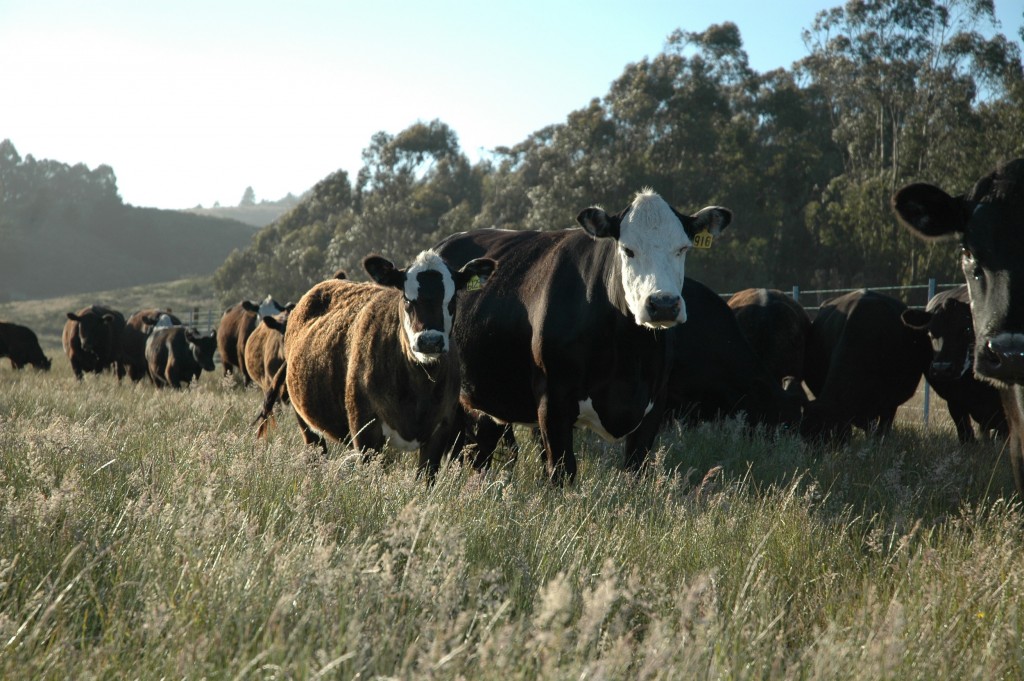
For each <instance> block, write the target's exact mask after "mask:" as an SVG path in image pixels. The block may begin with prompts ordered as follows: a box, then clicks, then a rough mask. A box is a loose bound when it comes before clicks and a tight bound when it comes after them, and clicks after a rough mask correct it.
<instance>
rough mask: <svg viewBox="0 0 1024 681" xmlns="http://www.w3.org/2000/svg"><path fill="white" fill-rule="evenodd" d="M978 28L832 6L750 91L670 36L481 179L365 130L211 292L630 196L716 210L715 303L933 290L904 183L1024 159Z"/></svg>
mask: <svg viewBox="0 0 1024 681" xmlns="http://www.w3.org/2000/svg"><path fill="white" fill-rule="evenodd" d="M996 28H997V26H996V19H995V14H994V6H993V3H992V1H991V0H950V1H949V2H941V3H940V2H935V1H933V0H870V1H869V0H851V1H850V2H848V3H846V4H845V5H843V6H841V7H835V8H833V9H830V10H827V11H824V12H820V13H819V14H818V15H817V16H816V17H815V18H814V21H813V23H812V24H811V26H810V27H808V28H807V29H805V30H804V32H803V39H804V43H805V45H806V47H807V50H808V54H807V56H806V57H805V58H804V59H802V60H800V61H799V62H797V63H795V64H794V65H793V66H792V68H790V69H777V70H773V71H770V72H767V73H759V72H756V71H755V70H753V69H752V68H751V67H750V65H749V61H748V57H747V53H746V52H745V51H744V49H743V42H742V37H741V35H740V31H739V29H738V27H737V26H736V25H735V24H732V23H728V22H727V23H723V24H718V25H713V26H710V27H708V28H707V29H706V30H704V31H701V32H690V31H684V30H676V31H674V32H673V33H672V34H671V35H669V36H668V39H667V40H666V43H665V47H664V49H663V51H662V52H661V53H659V54H658V55H656V56H654V57H653V58H645V59H643V60H641V61H639V62H637V63H633V64H629V65H627V66H626V67H625V68H624V70H623V72H622V74H621V75H620V76H619V77H618V78H617V79H616V80H615V81H614V82H613V83H612V84H611V86H610V88H609V90H608V92H607V93H606V94H604V95H603V96H602V97H595V98H594V99H592V100H591V101H590V102H589V103H588V104H587V105H586V106H584V107H582V108H580V109H578V110H576V111H572V112H571V113H569V115H568V116H567V118H566V120H565V122H564V123H560V124H557V125H552V126H549V127H546V128H543V129H541V130H538V131H536V132H534V133H532V134H531V135H529V136H528V137H527V139H525V140H523V141H522V142H520V143H518V144H516V145H514V146H511V147H501V148H498V149H495V150H493V152H492V153H491V155H490V157H489V158H485V159H483V160H481V161H479V162H476V163H470V161H469V160H468V158H467V157H466V155H465V154H464V153H463V152H462V151H461V149H460V148H459V143H458V137H457V135H456V132H455V131H454V130H452V129H451V128H450V127H449V126H448V125H446V124H445V123H443V122H442V121H437V120H435V121H431V122H420V123H417V124H415V125H412V126H410V127H409V128H407V129H405V130H403V131H401V132H399V133H397V134H390V133H386V132H380V133H377V134H376V135H374V136H373V138H372V139H371V140H370V144H369V146H368V147H367V148H366V149H365V151H364V153H363V166H362V168H361V169H360V170H359V172H358V174H357V175H356V176H355V177H354V178H352V177H350V176H349V174H348V173H346V172H345V171H338V172H336V173H334V174H332V175H330V176H328V177H326V178H324V179H323V180H322V181H321V182H320V183H318V184H317V185H316V187H314V189H313V190H312V192H311V193H310V195H309V196H308V197H307V198H306V200H304V201H303V202H302V203H301V204H300V205H299V206H297V207H296V208H295V209H293V210H292V211H291V212H289V213H287V214H286V215H284V216H282V218H280V219H279V220H277V221H276V222H275V223H273V224H272V225H270V226H268V227H267V228H265V229H264V230H262V231H261V232H260V233H259V234H258V235H257V236H256V237H255V238H254V239H253V241H252V243H251V245H250V246H249V247H248V248H247V249H245V250H239V251H236V252H234V253H232V254H231V256H230V257H228V259H227V261H226V262H225V263H224V264H223V266H222V267H221V268H220V269H219V270H218V271H217V273H216V275H215V278H214V281H215V285H216V286H217V289H218V293H219V295H220V296H221V297H222V298H223V299H224V301H225V302H229V301H233V300H237V299H239V298H241V297H247V296H251V295H253V293H254V292H266V291H272V292H273V293H274V294H275V295H278V296H282V297H291V298H296V297H297V296H299V295H301V294H302V293H303V292H304V291H305V290H306V289H307V288H308V287H309V285H310V284H312V283H313V282H315V281H319V280H321V279H323V278H324V277H326V276H329V275H330V273H331V272H333V271H334V270H335V269H337V268H339V267H340V268H344V269H346V270H348V271H349V272H353V273H356V274H357V276H358V272H359V263H360V261H361V259H362V258H363V257H364V256H365V255H367V254H368V253H370V252H379V253H382V254H385V255H386V256H387V257H389V258H391V259H393V260H395V261H398V262H402V261H407V260H408V259H410V258H411V257H412V256H413V255H414V254H415V253H416V252H418V251H420V250H422V249H423V248H425V247H427V246H429V245H431V244H433V243H435V242H436V241H438V240H439V239H440V238H441V237H443V236H445V235H447V234H449V233H452V232H456V231H461V230H466V229H472V228H477V227H491V226H496V227H505V228H513V229H560V228H564V227H567V226H571V225H573V218H574V216H575V214H576V212H577V211H579V210H580V209H582V208H584V207H586V206H589V205H593V204H601V205H604V206H605V207H606V208H608V209H611V210H619V209H620V208H622V207H624V206H626V205H627V204H628V202H629V201H630V199H631V197H632V194H633V193H634V192H635V191H636V190H638V189H640V188H641V187H645V186H651V187H653V188H655V189H656V190H657V191H658V192H659V193H661V194H662V196H664V197H665V199H666V200H668V201H669V202H670V203H672V204H673V205H676V206H677V207H679V208H680V209H683V210H687V211H691V210H696V209H698V208H700V207H702V206H705V205H710V204H719V205H724V206H727V207H729V208H730V209H732V210H733V211H734V213H735V215H736V220H735V224H734V227H733V228H732V229H730V232H729V235H728V238H723V239H721V240H720V242H719V243H716V244H715V246H714V248H713V249H712V250H711V251H710V252H709V253H704V254H701V255H699V256H697V257H694V258H691V260H690V264H689V269H688V272H689V273H691V274H692V275H693V276H695V277H696V278H698V279H700V280H702V281H704V282H705V283H707V284H708V285H710V286H712V287H713V288H716V289H718V290H723V291H724V290H735V289H738V288H744V287H748V286H774V287H779V288H786V287H788V286H791V285H792V284H796V283H799V284H801V285H803V286H805V287H806V286H811V287H846V286H861V285H867V286H871V285H881V284H907V283H916V282H920V281H922V280H923V279H924V278H926V277H929V276H934V277H938V278H939V279H940V280H949V279H951V278H953V277H954V276H955V275H956V271H955V270H956V262H955V258H954V257H953V256H952V255H951V253H950V248H949V246H948V244H945V245H938V246H931V245H927V244H922V243H920V242H918V241H917V240H915V239H913V238H911V237H910V236H909V235H907V234H905V233H904V231H903V230H901V229H900V228H899V227H898V225H897V224H896V221H895V220H894V218H893V216H892V213H891V210H890V208H889V198H890V196H891V195H892V193H893V192H894V191H895V190H896V189H898V188H899V187H900V186H902V185H904V184H906V183H908V182H912V181H928V182H932V183H935V184H937V185H939V186H944V187H950V188H954V187H956V188H961V189H962V190H964V191H966V190H967V189H969V187H970V183H971V182H972V181H973V179H974V178H977V177H979V176H981V175H983V174H984V173H985V172H987V171H988V170H990V169H991V167H993V166H994V165H995V164H996V162H998V161H999V160H1002V159H1006V158H1013V157H1016V156H1019V155H1021V154H1024V68H1022V63H1021V49H1020V47H1021V42H1022V41H1024V35H1018V36H1014V37H1007V36H1005V35H1004V34H1002V33H999V32H997V31H996V30H995V29H996ZM987 35H991V37H986V36H987Z"/></svg>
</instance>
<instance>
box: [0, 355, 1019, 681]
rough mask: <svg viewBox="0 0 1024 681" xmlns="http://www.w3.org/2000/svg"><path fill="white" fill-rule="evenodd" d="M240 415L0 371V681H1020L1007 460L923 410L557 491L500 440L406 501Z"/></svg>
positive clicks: (713, 433)
mask: <svg viewBox="0 0 1024 681" xmlns="http://www.w3.org/2000/svg"><path fill="white" fill-rule="evenodd" d="M49 351H50V350H49V348H48V352H49ZM259 400H260V396H259V394H258V393H257V392H256V391H255V390H245V389H242V388H240V387H237V386H235V385H234V384H233V383H232V382H231V381H229V380H224V379H222V378H221V377H220V376H219V375H211V374H204V375H203V376H202V378H201V379H200V381H199V382H198V384H196V385H194V386H193V388H192V389H190V390H187V391H182V392H173V391H169V390H165V391H160V392H158V391H157V390H155V389H154V388H153V387H152V386H151V385H149V384H148V383H141V384H138V385H131V384H128V383H124V384H121V385H118V384H117V382H116V380H115V379H114V378H113V377H112V376H111V375H109V374H108V375H103V376H89V377H87V378H86V380H84V381H83V382H81V383H76V382H75V380H74V378H73V376H72V374H71V371H70V368H69V366H68V363H67V361H66V359H64V358H63V356H61V355H59V353H55V356H54V365H53V370H52V371H51V372H49V373H39V372H36V371H32V370H26V371H22V372H14V371H11V370H10V368H9V366H8V365H7V363H6V362H3V366H2V367H0V678H7V679H69V678H70V679H89V678H102V679H110V678H132V679H134V678H139V679H159V678H188V679H199V678H211V679H214V678H215V679H250V678H252V679H293V678H301V679H306V678H310V679H312V678H326V679H354V678H362V679H367V678H402V679H412V678H416V679H534V678H555V679H570V678H572V679H582V678H586V679H682V678H759V679H761V678H806V679H817V678H820V679H837V678H843V679H859V678H864V679H880V678H894V679H954V678H955V679H962V678H980V679H999V678H1021V677H1022V676H1024V646H1022V644H1021V641H1022V640H1024V610H1022V604H1024V574H1022V570H1021V568H1020V563H1021V555H1022V548H1024V541H1022V529H1024V523H1022V520H1024V510H1022V508H1021V507H1020V504H1019V503H1018V501H1017V499H1016V497H1015V496H1014V495H1013V484H1012V479H1011V476H1010V472H1009V465H1008V463H1007V462H1006V460H1005V456H1004V455H1003V454H1002V453H1001V452H1000V451H999V447H998V446H997V445H992V444H989V443H982V444H978V445H976V446H971V447H960V446H959V445H958V444H957V442H956V438H955V435H954V433H953V431H952V428H951V427H950V426H949V425H948V423H942V422H939V423H936V421H937V419H936V420H933V426H932V427H931V428H930V429H929V430H927V431H925V430H923V429H922V428H921V426H920V425H919V424H918V420H919V419H917V418H915V419H914V420H913V421H904V422H901V423H900V424H899V425H898V427H897V430H896V431H895V432H894V433H893V434H891V435H890V436H889V437H887V438H886V439H885V440H884V441H881V442H879V441H874V440H870V439H866V438H864V437H863V436H860V435H858V436H856V437H855V438H854V440H853V441H852V442H851V443H850V444H849V445H848V446H845V447H842V448H838V449H835V450H822V451H819V450H814V449H812V448H809V447H808V446H806V445H805V444H804V443H802V442H801V441H800V440H799V439H797V438H795V437H793V436H791V435H788V434H768V433H764V432H759V433H754V434H753V435H748V434H746V432H745V428H744V427H743V425H742V423H741V422H739V421H736V420H731V421H726V422H723V423H719V424H704V425H700V426H696V427H691V428H681V427H678V426H673V427H670V428H669V429H667V430H666V431H665V433H664V434H663V436H662V437H661V438H660V440H659V443H660V446H659V449H658V451H657V454H656V456H655V457H654V465H653V466H652V470H651V471H649V472H648V473H646V474H644V475H642V476H640V477H633V476H631V475H629V474H626V473H623V472H621V471H620V470H618V464H619V457H620V454H619V448H618V447H615V446H611V445H607V444H604V443H602V442H600V441H599V440H596V439H594V438H592V437H591V436H590V435H588V434H584V433H581V434H580V435H579V436H578V443H579V449H580V451H581V454H580V465H581V468H580V474H579V479H578V482H577V483H576V484H575V485H573V486H570V487H568V488H566V489H555V488H552V486H550V485H549V484H548V483H547V482H546V480H545V479H544V475H543V469H542V467H541V465H540V464H539V462H538V456H537V451H536V447H535V446H534V445H531V444H528V439H527V438H525V437H524V438H522V439H523V441H524V443H527V444H526V445H525V452H524V454H523V455H522V456H521V457H520V460H519V462H518V464H517V465H516V466H515V468H514V469H512V468H511V467H509V466H508V465H504V466H499V467H498V468H497V469H495V470H493V471H491V472H489V473H488V474H487V475H484V476H480V475H477V474H475V473H473V472H472V471H469V470H465V469H463V468H461V467H459V466H450V467H446V468H443V469H442V471H441V474H440V475H439V477H438V480H437V483H436V484H435V485H434V486H432V487H429V488H428V487H427V486H426V485H425V484H424V483H423V482H422V481H418V480H417V479H416V477H415V465H414V458H415V457H414V455H412V454H405V455H395V456H391V457H387V459H386V460H377V461H374V462H372V463H370V464H363V463H362V462H361V461H360V459H359V457H358V455H356V454H354V453H353V452H352V451H350V450H346V449H345V448H344V447H341V446H334V447H332V448H331V451H330V453H329V456H328V457H327V458H326V459H321V458H319V456H316V455H312V453H311V452H312V450H308V449H306V448H304V447H303V446H302V444H301V439H300V438H299V436H298V431H297V428H296V427H295V425H294V420H293V418H292V417H291V415H290V414H289V413H281V414H280V415H279V417H278V426H277V429H276V430H275V431H274V432H273V433H272V434H271V437H270V439H269V440H268V441H265V442H264V441H256V440H255V439H254V437H253V429H252V428H251V427H250V421H251V420H252V418H253V417H254V415H255V413H256V411H257V407H258V403H259ZM523 434H524V435H525V433H523ZM506 459H507V455H506V457H505V458H504V459H502V460H503V461H504V460H506Z"/></svg>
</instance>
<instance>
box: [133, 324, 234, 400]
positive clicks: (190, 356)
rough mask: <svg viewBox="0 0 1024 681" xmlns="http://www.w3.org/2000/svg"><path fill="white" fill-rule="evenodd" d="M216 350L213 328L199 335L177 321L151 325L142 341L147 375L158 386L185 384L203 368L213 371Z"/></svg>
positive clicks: (178, 386) (177, 386) (174, 386)
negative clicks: (205, 334) (163, 325)
mask: <svg viewBox="0 0 1024 681" xmlns="http://www.w3.org/2000/svg"><path fill="white" fill-rule="evenodd" d="M216 350H217V334H216V332H214V333H212V334H210V335H209V336H201V335H200V334H198V333H196V332H195V331H194V330H192V329H190V328H188V327H186V326H180V325H178V326H167V327H163V328H158V329H154V331H153V332H152V333H151V334H150V335H149V339H148V340H147V341H146V362H147V363H148V365H149V377H150V378H151V379H152V381H153V384H154V385H155V386H156V387H158V388H163V387H166V386H168V385H169V386H171V387H172V388H181V387H183V386H187V385H188V384H189V383H191V382H192V379H194V378H199V374H201V373H202V372H203V371H213V369H214V366H213V353H214V352H215V351H216Z"/></svg>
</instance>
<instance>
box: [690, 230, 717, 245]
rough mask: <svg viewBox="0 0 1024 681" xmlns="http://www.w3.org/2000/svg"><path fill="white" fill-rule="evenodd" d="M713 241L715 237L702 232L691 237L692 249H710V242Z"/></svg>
mask: <svg viewBox="0 0 1024 681" xmlns="http://www.w3.org/2000/svg"><path fill="white" fill-rule="evenodd" d="M714 240H715V237H713V236H712V235H711V232H709V231H708V230H706V229H705V230H702V231H700V232H697V233H696V234H694V235H693V247H694V248H711V242H713V241H714Z"/></svg>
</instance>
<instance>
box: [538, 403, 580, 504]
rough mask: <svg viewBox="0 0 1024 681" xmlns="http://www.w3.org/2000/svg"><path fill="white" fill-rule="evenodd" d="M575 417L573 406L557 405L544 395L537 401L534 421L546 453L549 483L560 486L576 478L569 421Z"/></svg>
mask: <svg viewBox="0 0 1024 681" xmlns="http://www.w3.org/2000/svg"><path fill="white" fill-rule="evenodd" d="M578 416H579V410H578V408H577V407H576V405H572V408H571V409H570V408H567V407H566V406H564V405H558V404H556V403H555V400H552V399H551V398H550V397H549V396H548V395H544V396H542V397H541V398H540V400H539V401H538V406H537V422H538V424H539V425H540V436H541V440H542V441H543V442H544V451H545V453H546V454H547V466H546V468H547V472H548V477H549V478H550V479H551V482H553V483H555V484H556V485H562V484H564V483H565V482H566V481H568V482H570V483H571V482H573V481H574V480H575V479H576V454H575V453H574V452H573V450H572V431H573V424H575V423H576V418H577V417H578Z"/></svg>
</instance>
